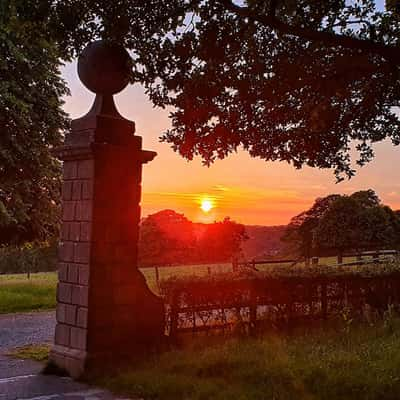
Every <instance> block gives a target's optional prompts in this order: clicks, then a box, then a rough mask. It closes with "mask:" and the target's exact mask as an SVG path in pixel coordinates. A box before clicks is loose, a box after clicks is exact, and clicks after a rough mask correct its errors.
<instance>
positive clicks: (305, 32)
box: [220, 0, 400, 64]
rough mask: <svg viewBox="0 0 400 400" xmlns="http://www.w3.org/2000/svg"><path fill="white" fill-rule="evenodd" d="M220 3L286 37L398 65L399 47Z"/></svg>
mask: <svg viewBox="0 0 400 400" xmlns="http://www.w3.org/2000/svg"><path fill="white" fill-rule="evenodd" d="M220 2H221V3H222V4H223V5H224V6H225V7H226V8H227V10H229V11H231V12H232V13H234V14H237V15H239V16H241V17H243V18H248V19H250V20H253V21H256V22H258V23H260V24H262V25H265V26H269V27H270V28H272V29H274V30H276V31H279V32H281V33H283V34H286V35H292V36H297V37H300V38H303V39H306V40H311V41H317V42H322V43H324V44H325V45H327V46H342V47H344V48H348V49H352V50H362V51H367V52H369V53H374V54H377V55H380V56H382V57H383V58H385V59H386V60H387V61H389V62H390V63H394V64H400V47H399V46H389V45H384V44H380V43H376V42H374V41H372V40H368V39H358V38H355V37H351V36H345V35H339V34H336V33H333V32H326V31H316V30H313V29H309V28H305V27H303V26H292V25H289V24H286V23H284V22H282V21H280V20H279V19H278V18H276V16H275V15H274V14H270V13H269V14H268V15H262V14H259V13H257V12H255V11H252V10H251V9H250V8H248V7H240V6H238V5H236V4H234V3H232V1H230V0H220Z"/></svg>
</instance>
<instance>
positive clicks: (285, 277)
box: [160, 260, 400, 339]
mask: <svg viewBox="0 0 400 400" xmlns="http://www.w3.org/2000/svg"><path fill="white" fill-rule="evenodd" d="M399 285H400V265H399V263H398V260H397V261H396V262H391V263H387V264H386V265H379V266H377V265H373V266H362V267H361V266H358V267H354V268H353V267H352V268H344V267H342V268H340V267H336V266H335V267H332V266H331V267H330V266H318V267H314V266H313V267H312V268H304V267H301V268H287V267H279V268H274V267H271V269H270V270H268V271H264V272H254V271H246V272H242V273H235V272H233V273H232V272H231V273H223V274H216V275H210V276H202V277H200V276H191V277H190V276H186V277H183V276H182V277H173V278H170V279H168V280H166V281H162V282H161V284H160V294H161V295H162V297H163V298H164V302H165V304H166V311H167V319H166V321H167V324H166V332H167V333H168V335H169V336H170V337H171V338H173V339H176V338H178V337H180V336H179V335H180V334H182V333H184V332H187V331H189V332H192V333H193V334H194V333H196V332H199V331H204V330H207V331H210V330H214V332H215V331H218V330H222V332H227V333H228V334H232V332H235V331H238V330H239V331H241V332H242V333H247V334H248V333H251V334H254V333H257V332H260V331H263V330H264V329H265V327H268V328H270V327H271V326H273V327H275V328H278V327H285V328H293V326H295V325H299V324H301V323H302V324H313V323H316V322H317V321H320V320H321V319H322V320H325V319H327V318H328V317H330V318H332V317H335V316H336V318H337V316H338V315H342V316H345V317H346V321H347V323H351V322H350V321H353V318H354V317H355V316H358V317H359V316H360V315H363V313H364V310H365V309H366V307H370V308H371V309H373V310H374V312H377V313H382V312H383V311H384V310H385V309H387V307H388V306H389V305H391V304H393V305H394V306H395V307H396V308H398V307H399V305H400V297H399V295H398V288H399Z"/></svg>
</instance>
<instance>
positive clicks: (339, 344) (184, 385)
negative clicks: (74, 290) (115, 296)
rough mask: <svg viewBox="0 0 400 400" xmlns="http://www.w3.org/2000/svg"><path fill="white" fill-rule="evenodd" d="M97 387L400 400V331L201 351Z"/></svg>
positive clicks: (391, 328) (186, 395) (232, 343)
mask: <svg viewBox="0 0 400 400" xmlns="http://www.w3.org/2000/svg"><path fill="white" fill-rule="evenodd" d="M96 383H97V384H100V385H103V386H106V387H108V388H109V389H111V390H113V391H114V392H116V393H119V394H123V395H128V396H129V395H130V396H133V397H141V398H144V399H146V400H151V399H161V400H180V399H182V400H183V399H185V400H200V399H213V400H220V399H221V400H222V399H236V400H253V399H254V400H260V399H275V400H289V399H298V400H303V399H304V400H309V399H313V400H322V399H323V400H347V399H348V400H350V399H351V400H354V399H362V400H364V399H365V400H378V399H379V400H392V399H393V400H394V399H398V393H399V392H400V323H399V321H395V323H394V322H393V321H391V322H390V323H389V324H388V323H387V322H386V323H385V324H383V323H382V324H381V325H380V326H372V327H371V326H368V325H365V324H364V325H361V326H358V327H351V329H348V327H347V328H346V329H342V328H341V329H333V328H331V329H330V330H325V331H318V332H315V331H314V332H311V333H310V332H309V333H308V334H301V335H297V336H290V337H284V336H279V335H268V336H265V337H263V338H259V339H242V340H239V339H231V340H229V341H225V342H224V343H222V344H218V345H214V346H212V347H202V346H200V347H199V346H197V347H196V346H194V347H192V348H190V349H188V348H186V349H181V350H175V351H171V352H168V353H165V354H163V355H161V356H159V357H156V358H153V359H152V360H149V361H147V362H145V363H141V364H139V365H135V366H134V367H132V369H131V370H128V371H126V372H123V373H120V374H118V375H116V376H111V377H110V376H107V377H106V378H102V379H98V380H97V381H96Z"/></svg>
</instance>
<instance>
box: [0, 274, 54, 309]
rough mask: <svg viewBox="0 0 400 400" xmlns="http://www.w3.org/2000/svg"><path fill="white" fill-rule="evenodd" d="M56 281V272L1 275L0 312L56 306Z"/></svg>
mask: <svg viewBox="0 0 400 400" xmlns="http://www.w3.org/2000/svg"><path fill="white" fill-rule="evenodd" d="M56 283H57V274H56V273H55V272H43V273H35V274H31V278H30V279H27V276H26V274H12V275H0V314H4V313H15V312H28V311H40V310H50V309H53V308H55V305H56Z"/></svg>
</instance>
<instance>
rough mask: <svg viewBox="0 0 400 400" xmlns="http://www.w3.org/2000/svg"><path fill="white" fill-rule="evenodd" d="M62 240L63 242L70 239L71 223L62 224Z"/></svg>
mask: <svg viewBox="0 0 400 400" xmlns="http://www.w3.org/2000/svg"><path fill="white" fill-rule="evenodd" d="M60 239H61V240H68V239H69V222H64V223H62V224H61V232H60Z"/></svg>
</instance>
